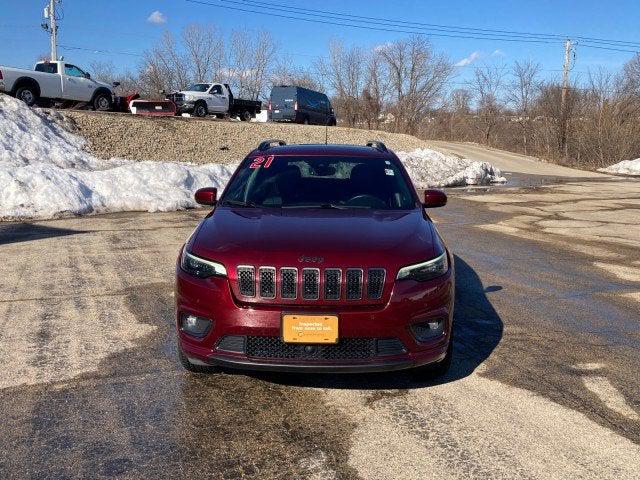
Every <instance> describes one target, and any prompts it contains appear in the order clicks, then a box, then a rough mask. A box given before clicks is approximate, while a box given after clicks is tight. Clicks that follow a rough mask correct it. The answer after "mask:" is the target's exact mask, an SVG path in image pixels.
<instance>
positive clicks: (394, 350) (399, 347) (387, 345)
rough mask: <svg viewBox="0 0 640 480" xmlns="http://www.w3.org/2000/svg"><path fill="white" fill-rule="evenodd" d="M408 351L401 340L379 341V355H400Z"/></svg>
mask: <svg viewBox="0 0 640 480" xmlns="http://www.w3.org/2000/svg"><path fill="white" fill-rule="evenodd" d="M406 351H407V350H406V349H405V348H404V345H403V343H402V342H401V341H400V339H399V338H379V339H378V355H381V356H382V355H398V354H400V353H404V352H406Z"/></svg>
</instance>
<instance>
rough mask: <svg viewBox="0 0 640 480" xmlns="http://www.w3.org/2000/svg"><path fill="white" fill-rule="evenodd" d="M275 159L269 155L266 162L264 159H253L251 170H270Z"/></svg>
mask: <svg viewBox="0 0 640 480" xmlns="http://www.w3.org/2000/svg"><path fill="white" fill-rule="evenodd" d="M273 158H274V157H273V155H269V156H268V157H267V158H266V161H265V158H264V157H256V158H254V159H253V162H252V163H251V165H249V168H260V167H264V168H269V167H270V166H271V162H273Z"/></svg>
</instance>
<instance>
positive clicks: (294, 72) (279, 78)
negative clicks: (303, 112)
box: [270, 55, 324, 91]
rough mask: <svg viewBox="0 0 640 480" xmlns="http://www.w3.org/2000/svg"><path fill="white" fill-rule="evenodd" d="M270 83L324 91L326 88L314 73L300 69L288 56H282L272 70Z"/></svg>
mask: <svg viewBox="0 0 640 480" xmlns="http://www.w3.org/2000/svg"><path fill="white" fill-rule="evenodd" d="M270 83H271V85H272V86H274V85H294V86H297V87H304V88H309V89H311V90H316V91H323V90H324V86H323V85H322V83H321V81H320V79H319V78H318V77H317V75H315V74H314V72H312V71H310V70H307V69H305V68H302V67H298V66H297V65H295V64H294V63H293V60H292V59H291V57H290V56H288V55H282V56H281V57H279V59H278V60H277V61H276V63H275V66H274V68H273V69H272V70H271V78H270Z"/></svg>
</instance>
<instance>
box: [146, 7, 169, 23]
mask: <svg viewBox="0 0 640 480" xmlns="http://www.w3.org/2000/svg"><path fill="white" fill-rule="evenodd" d="M147 22H149V23H154V24H156V25H162V24H163V23H167V16H166V15H165V14H164V13H162V12H160V11H159V10H156V11H155V12H153V13H152V14H151V15H149V17H148V18H147Z"/></svg>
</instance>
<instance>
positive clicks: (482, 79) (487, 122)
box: [469, 65, 506, 145]
mask: <svg viewBox="0 0 640 480" xmlns="http://www.w3.org/2000/svg"><path fill="white" fill-rule="evenodd" d="M505 73H506V72H505V67H504V66H496V65H484V66H481V67H476V68H475V69H474V71H473V78H472V79H471V81H470V82H469V89H470V90H471V91H472V92H473V94H474V96H475V100H476V104H477V107H476V122H477V126H478V128H479V129H480V130H481V132H482V140H483V142H484V143H485V144H486V145H491V135H492V134H493V133H494V129H495V127H496V125H498V122H499V121H500V115H501V113H502V108H503V106H502V104H501V102H500V95H501V93H502V89H503V87H504V76H505Z"/></svg>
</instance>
